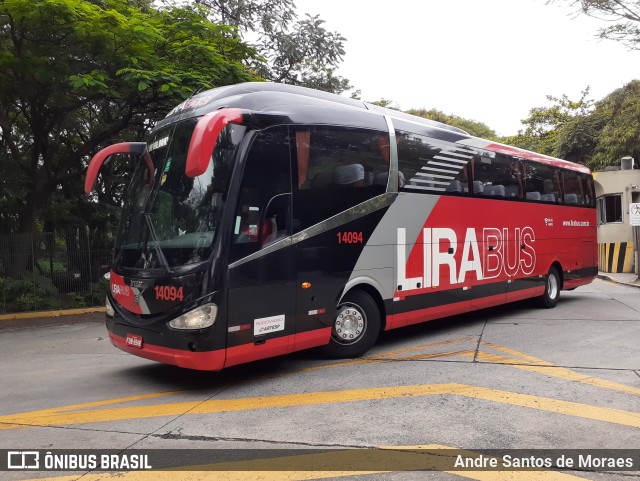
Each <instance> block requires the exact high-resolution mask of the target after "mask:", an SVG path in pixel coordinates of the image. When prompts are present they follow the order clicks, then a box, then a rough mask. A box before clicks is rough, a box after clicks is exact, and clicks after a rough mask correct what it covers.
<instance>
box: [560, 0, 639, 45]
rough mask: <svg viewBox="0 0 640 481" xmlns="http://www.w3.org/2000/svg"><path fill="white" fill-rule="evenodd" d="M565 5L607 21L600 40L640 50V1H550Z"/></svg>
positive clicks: (599, 34) (599, 33)
mask: <svg viewBox="0 0 640 481" xmlns="http://www.w3.org/2000/svg"><path fill="white" fill-rule="evenodd" d="M548 3H565V4H569V5H571V6H572V7H575V8H576V9H577V11H578V12H580V13H582V14H585V15H588V16H590V17H593V18H597V19H600V20H603V21H606V22H607V23H608V25H606V26H604V27H602V28H600V29H599V31H598V36H599V37H600V38H605V39H609V40H615V41H617V42H621V43H622V44H623V45H625V46H626V47H628V48H630V49H632V50H640V1H638V0H549V2H548Z"/></svg>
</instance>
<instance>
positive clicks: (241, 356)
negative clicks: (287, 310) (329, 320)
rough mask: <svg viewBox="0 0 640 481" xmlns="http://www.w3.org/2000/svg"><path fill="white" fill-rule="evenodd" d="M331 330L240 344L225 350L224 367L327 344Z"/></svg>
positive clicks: (317, 330) (328, 328)
mask: <svg viewBox="0 0 640 481" xmlns="http://www.w3.org/2000/svg"><path fill="white" fill-rule="evenodd" d="M330 337H331V328H330V327H325V328H322V329H315V330H313V331H306V332H300V333H298V334H294V335H291V336H283V337H275V338H272V339H267V340H266V341H265V343H264V344H253V343H251V344H242V345H241V346H234V347H229V348H227V361H226V362H225V367H229V366H235V365H237V364H244V363H245V362H251V361H257V360H259V359H266V358H268V357H275V356H282V355H283V354H289V353H290V352H293V351H300V350H302V349H309V348H310V347H316V346H322V345H325V344H328V343H329V339H330Z"/></svg>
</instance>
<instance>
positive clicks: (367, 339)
mask: <svg viewBox="0 0 640 481" xmlns="http://www.w3.org/2000/svg"><path fill="white" fill-rule="evenodd" d="M379 332H380V310H379V309H378V305H377V304H376V302H375V301H374V300H373V298H372V297H371V296H370V295H369V294H367V293H366V292H364V291H359V290H356V291H352V292H349V293H348V294H347V295H346V296H345V297H344V298H343V299H342V300H341V301H340V304H338V308H337V309H336V317H335V320H334V321H333V326H332V327H331V340H330V342H329V344H327V345H326V346H324V348H323V352H324V354H325V355H326V356H328V357H332V358H353V357H360V356H362V355H363V354H364V353H365V352H367V351H368V350H369V349H370V348H371V347H372V346H373V345H374V344H375V342H376V339H377V338H378V334H379Z"/></svg>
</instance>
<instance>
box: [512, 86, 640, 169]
mask: <svg viewBox="0 0 640 481" xmlns="http://www.w3.org/2000/svg"><path fill="white" fill-rule="evenodd" d="M588 92H589V91H588V89H587V90H585V91H584V92H583V93H582V97H581V98H580V99H579V100H578V101H571V100H569V98H568V97H567V96H566V95H563V96H562V97H560V98H557V97H551V96H549V97H548V98H549V100H551V101H552V102H554V104H553V105H551V106H550V107H536V108H533V109H531V110H530V112H529V117H528V118H526V119H524V120H523V121H522V123H523V124H524V125H525V126H526V128H525V129H524V130H522V131H520V132H518V135H516V136H514V137H508V138H504V139H501V140H502V141H503V142H504V143H507V144H511V145H516V146H518V147H521V148H525V149H528V150H533V151H536V152H541V153H545V154H548V155H553V156H556V157H560V158H563V159H567V160H570V161H572V162H578V163H582V164H586V165H588V166H589V167H590V168H592V169H603V168H604V167H607V166H609V165H618V164H619V162H620V159H621V158H622V157H624V156H627V155H630V156H632V157H634V158H635V159H640V81H639V80H633V81H631V82H629V83H628V84H627V85H625V86H624V87H622V88H620V89H617V90H615V91H613V92H612V93H610V94H609V95H607V96H606V97H605V98H603V99H602V100H599V101H597V102H594V101H593V100H588V99H587V96H588Z"/></svg>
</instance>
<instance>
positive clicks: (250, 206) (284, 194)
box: [225, 126, 295, 366]
mask: <svg viewBox="0 0 640 481" xmlns="http://www.w3.org/2000/svg"><path fill="white" fill-rule="evenodd" d="M290 189H291V180H290V158H289V147H288V129H287V127H286V126H279V127H274V128H271V129H267V130H265V131H263V132H261V133H260V134H258V135H257V137H256V138H255V139H254V141H253V143H252V146H251V148H250V151H249V154H248V156H247V159H246V164H245V167H244V172H243V177H242V183H241V186H240V191H239V194H238V201H237V204H236V208H235V215H234V217H233V222H232V232H231V243H230V247H229V269H228V275H229V279H228V282H229V284H228V285H229V289H228V296H227V305H228V310H227V312H228V316H227V360H226V363H225V366H232V365H235V364H240V363H244V362H248V361H253V360H257V359H264V358H267V357H272V356H277V355H280V354H286V353H288V352H291V350H292V349H293V334H294V333H295V322H294V313H295V288H294V281H295V256H294V253H293V246H292V243H291V193H290Z"/></svg>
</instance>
